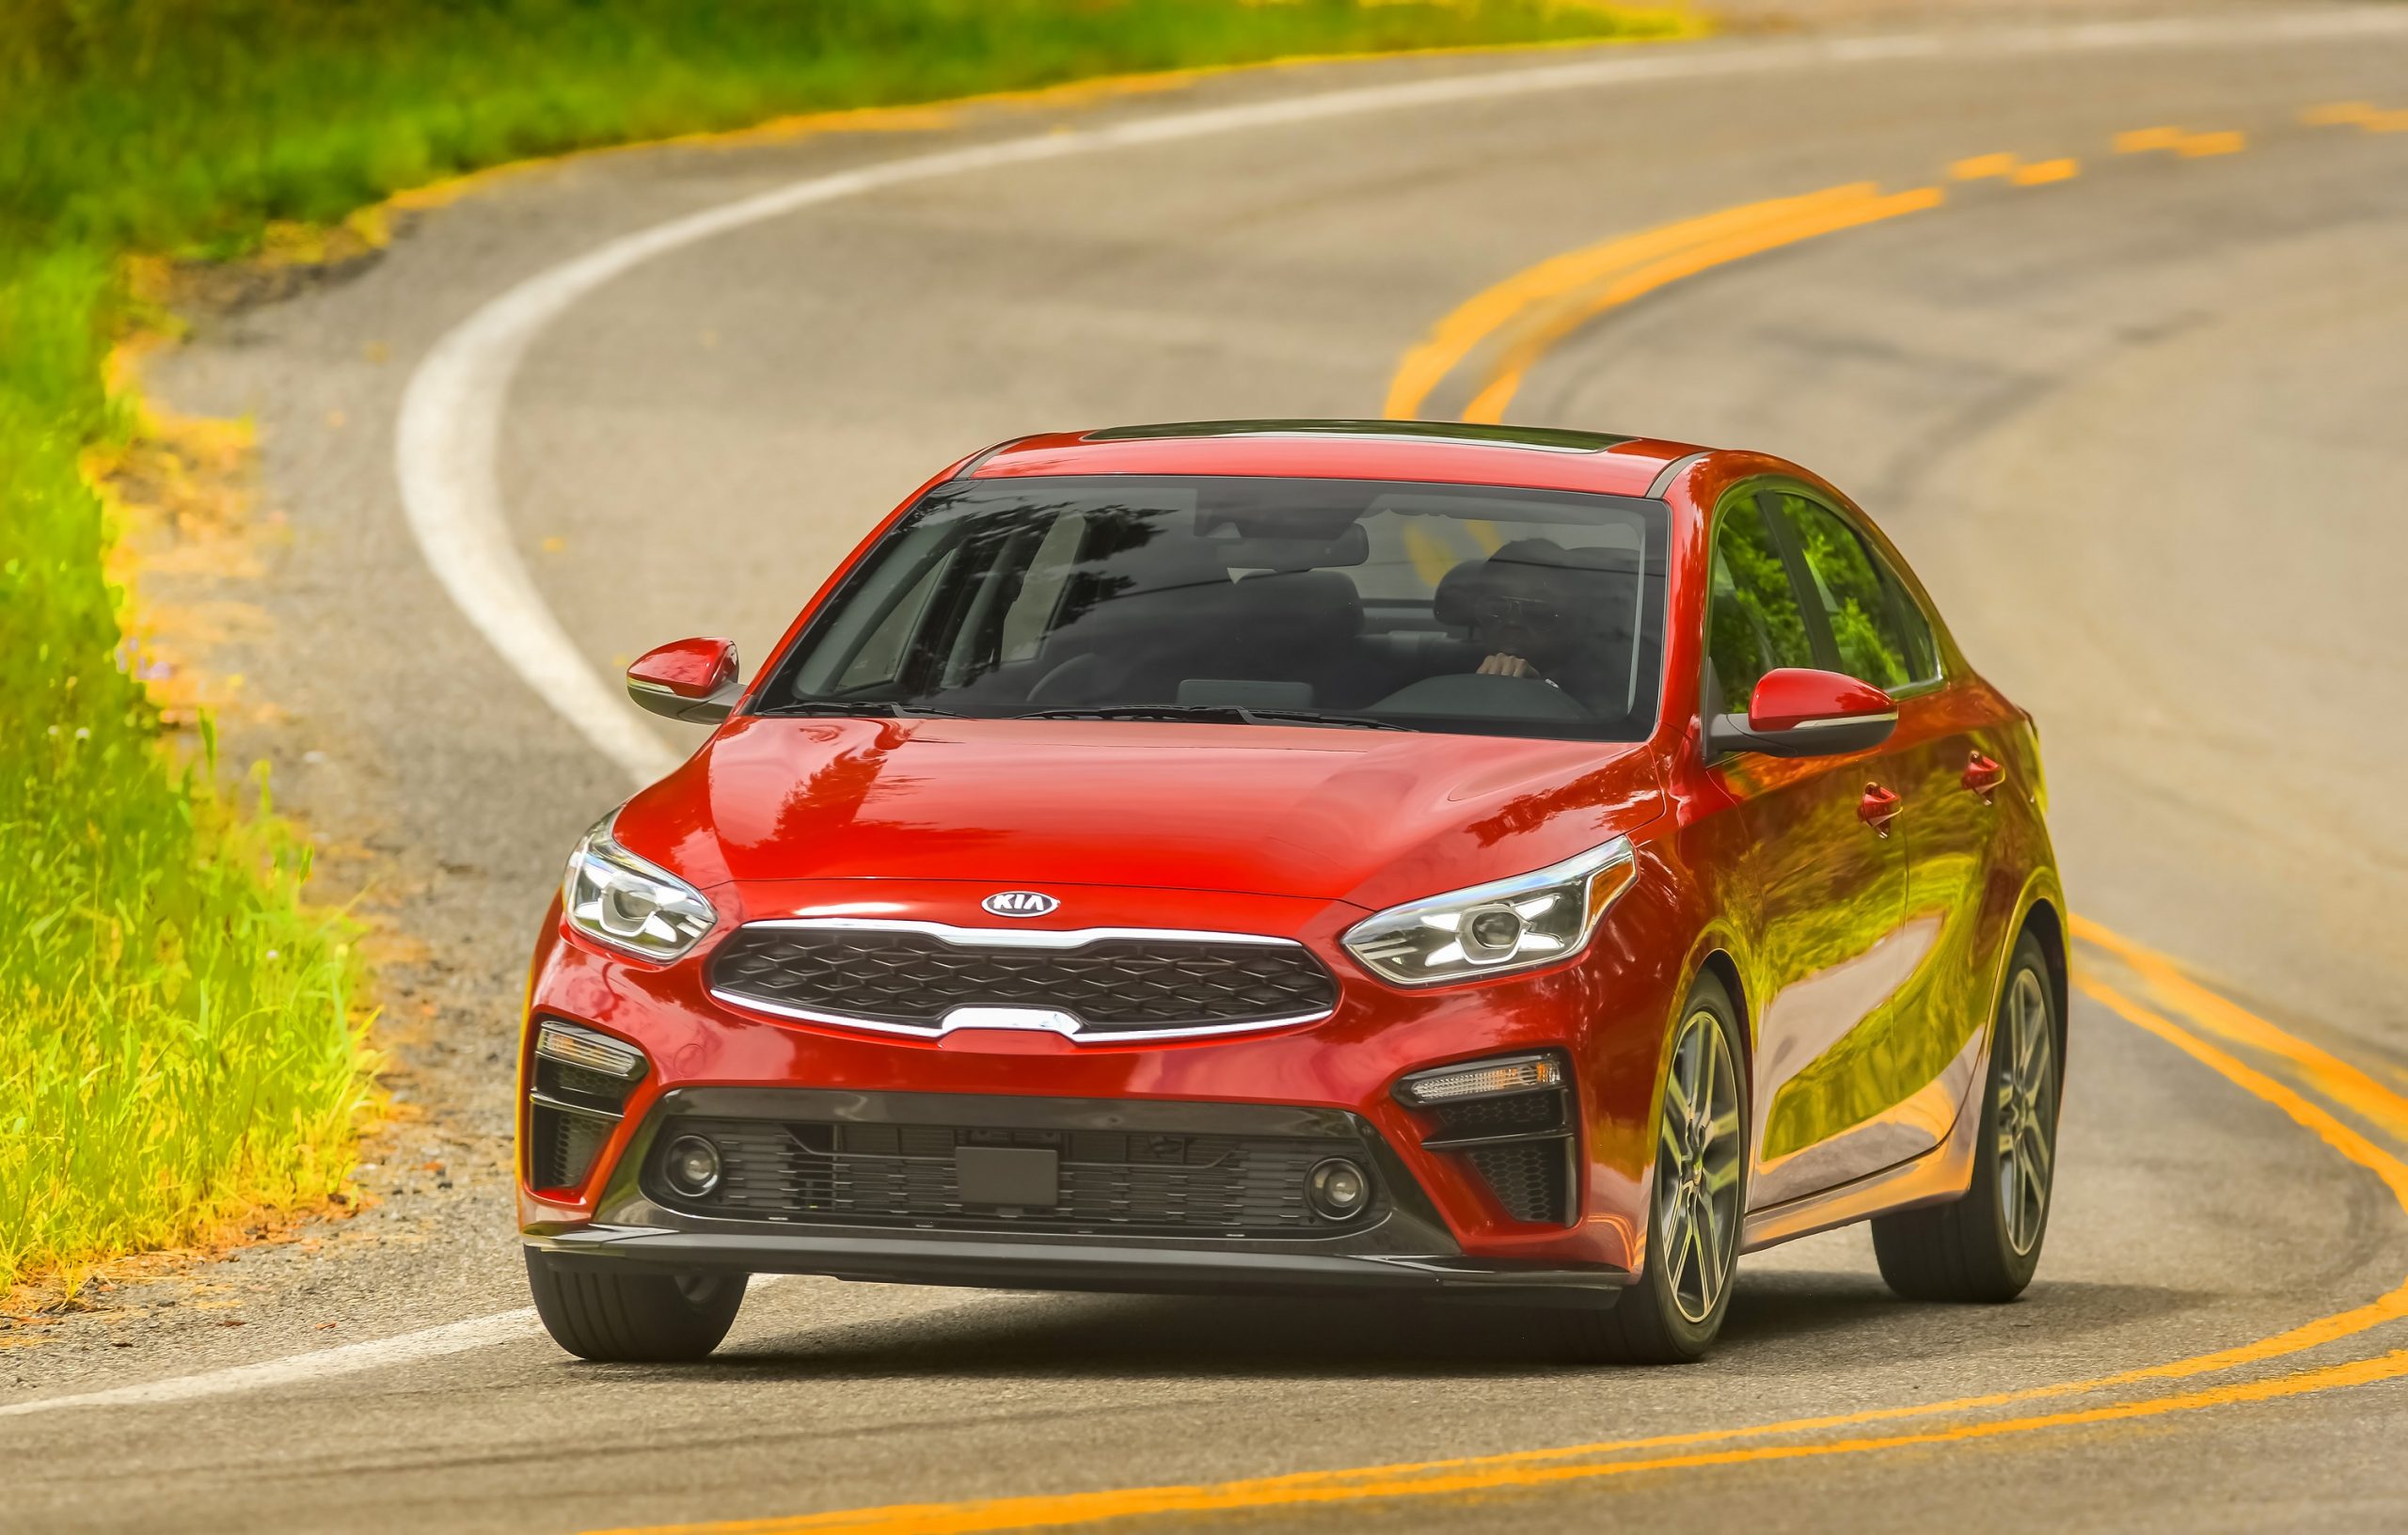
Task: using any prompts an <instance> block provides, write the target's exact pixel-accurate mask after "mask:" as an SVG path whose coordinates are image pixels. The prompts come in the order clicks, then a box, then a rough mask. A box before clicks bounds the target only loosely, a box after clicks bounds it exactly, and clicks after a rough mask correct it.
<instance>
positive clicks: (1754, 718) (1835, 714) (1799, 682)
mask: <svg viewBox="0 0 2408 1535" xmlns="http://www.w3.org/2000/svg"><path fill="white" fill-rule="evenodd" d="M1897 724H1898V705H1897V703H1896V702H1895V701H1894V700H1893V699H1892V698H1891V697H1890V695H1889V694H1887V693H1885V692H1883V691H1882V690H1881V689H1880V688H1876V687H1874V686H1873V685H1872V684H1871V683H1869V682H1860V681H1858V680H1857V679H1856V678H1854V677H1849V676H1843V675H1841V674H1840V673H1837V672H1817V671H1814V670H1812V669H1811V668H1808V667H1802V666H1784V667H1780V668H1777V669H1775V670H1773V671H1770V672H1767V673H1765V674H1764V675H1763V676H1762V677H1760V678H1758V679H1757V680H1756V691H1755V695H1754V696H1753V697H1751V698H1750V699H1749V700H1748V712H1747V713H1746V714H1744V715H1737V714H1721V715H1716V716H1714V717H1712V718H1711V719H1709V720H1707V721H1706V726H1705V746H1706V752H1707V753H1708V754H1709V755H1714V754H1719V753H1721V752H1763V753H1764V754H1765V755H1766V756H1768V757H1837V756H1845V755H1846V754H1847V753H1848V752H1865V751H1870V750H1871V749H1872V748H1874V747H1877V746H1879V745H1880V744H1881V743H1882V742H1883V741H1886V740H1888V739H1889V738H1890V732H1891V731H1893V730H1894V729H1896V728H1897Z"/></svg>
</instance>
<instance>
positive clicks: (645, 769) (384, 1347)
mask: <svg viewBox="0 0 2408 1535" xmlns="http://www.w3.org/2000/svg"><path fill="white" fill-rule="evenodd" d="M2401 31H2408V11H2401V10H2396V9H2378V8H2350V9H2346V10H2335V11H2329V12H2315V13H2310V14H2306V15H2292V16H2283V17H2276V18H2273V19H2271V20H2269V19H2255V20H2244V19H2239V18H2234V19H2217V20H2209V21H2173V22H2131V23H2094V24H2086V25H2078V26H2067V27H2059V28H2033V29H2021V30H2018V31H2014V32H1975V33H1965V34H1957V35H1945V34H1943V35H1933V36H1906V37H1888V38H1861V39H1850V40H1841V41H1832V42H1814V43H1795V44H1782V45H1775V46H1769V47H1761V48H1751V49H1746V50H1736V49H1735V50H1732V51H1730V52H1727V53H1707V52H1701V53H1696V54H1680V55H1640V56H1630V55H1622V56H1616V57H1613V58H1607V59H1596V60H1590V61H1584V62H1581V63H1576V64H1556V65H1549V66H1545V67H1542V68H1537V69H1527V70H1506V71H1496V72H1493V73H1481V74H1472V75H1460V76H1450V77H1446V78H1442V79H1435V80H1416V81H1410V82H1407V83H1404V84H1400V85H1391V86H1370V87H1357V88H1355V89H1350V90H1338V91H1329V92H1326V93H1323V94H1321V95H1316V96H1306V97H1300V98H1295V99H1291V100H1288V101H1280V102H1262V103H1249V104H1246V105H1243V106H1229V107H1215V108H1211V109H1208V110H1205V111H1200V112H1188V113H1179V114H1174V115H1171V116H1168V117H1161V118H1149V119H1141V120H1139V121H1135V122H1128V123H1120V124H1116V125H1114V126H1112V127H1109V128H1098V129H1083V130H1078V131H1074V132H1072V133H1069V134H1047V135H1043V136H1041V137H1030V138H1016V139H1007V140H1006V141H1004V142H1002V143H998V144H989V145H980V146H976V147H974V148H970V149H964V150H946V151H943V152H941V153H936V154H926V155H916V156H912V157H911V158H909V159H904V160H896V161H890V162H888V163H886V164H883V165H879V166H870V167H868V168H866V169H862V170H851V171H845V172H841V173H839V174H836V175H832V176H817V177H813V178H811V179H810V180H808V181H803V182H795V183H793V184H791V185H788V186H784V187H780V188H777V189H776V190H774V191H770V192H766V193H762V194H760V195H758V196H755V197H751V198H743V199H741V200H739V201H737V202H731V203H725V204H722V205H721V206H720V207H717V208H711V209H705V211H703V212H702V213H699V214H689V215H687V216H686V217H683V218H677V219H672V220H670V221H669V222H668V223H665V224H657V225H655V226H653V227H652V228H651V229H642V230H639V231H637V232H636V233H633V234H629V235H623V236H621V237H619V238H618V239H615V240H611V241H609V242H607V243H605V244H604V245H599V246H596V247H595V248H594V249H593V250H591V251H589V252H587V253H586V254H585V255H583V256H580V257H578V258H577V259H575V260H573V261H566V262H563V263H562V264H561V265H558V266H555V267H552V268H550V269H548V270H547V271H544V272H539V273H537V274H536V275H535V276H534V277H530V278H528V279H526V280H525V281H523V282H521V283H519V284H518V286H516V287H515V288H513V289H511V290H510V291H508V292H507V293H503V294H501V295H500V296H499V297H498V298H495V299H493V300H491V301H490V302H488V303H487V304H485V306H484V307H483V308H482V309H478V310H477V311H476V312H475V313H474V314H472V315H470V316H469V317H468V318H467V320H466V321H464V322H462V323H461V324H459V325H457V326H456V327H454V328H453V329H452V331H450V332H449V333H447V334H446V335H445V336H444V337H443V339H442V340H439V341H437V342H436V345H435V348H434V350H433V351H431V352H429V353H428V354H427V356H426V357H425V359H424V360H422V361H421V362H420V364H419V366H418V369H417V371H416V372H413V373H412V374H411V375H410V381H409V386H408V388H407V389H406V390H405V391H404V394H403V397H402V409H401V422H400V427H399V431H398V434H397V438H396V441H395V444H394V467H395V469H396V470H397V472H398V473H399V475H400V478H401V486H402V506H403V511H404V514H405V515H406V516H407V517H408V519H409V525H410V531H411V533H412V534H413V535H414V536H415V537H416V538H417V540H418V545H419V549H420V553H421V554H423V555H424V556H425V559H426V563H427V567H428V568H429V569H430V570H432V571H433V572H434V573H435V576H436V579H437V580H439V581H440V582H442V584H443V588H444V590H445V591H446V592H447V593H450V594H451V597H452V601H453V602H454V603H456V604H457V605H458V606H459V609H460V611H461V612H462V614H463V615H465V616H466V617H467V620H468V622H469V624H470V625H473V626H474V627H475V628H476V630H477V632H478V633H480V634H482V635H483V636H484V637H485V639H486V641H488V642H490V643H491V644H492V645H493V647H494V649H495V650H496V651H497V652H499V654H500V656H501V658H502V660H503V661H504V662H506V663H507V664H508V665H509V666H510V668H511V669H512V670H513V671H515V672H516V673H518V675H519V677H520V678H521V679H522V680H524V681H525V682H526V683H527V685H528V686H529V687H531V688H534V689H535V691H536V693H537V694H539V695H540V696H541V697H542V698H543V699H544V701H545V702H546V703H547V704H550V705H551V706H552V707H553V708H554V709H555V710H557V711H558V712H559V713H560V714H561V716H562V718H564V719H565V720H567V721H568V722H569V723H570V724H571V725H573V726H575V727H576V728H577V730H578V734H580V735H582V736H584V737H585V738H586V740H587V741H588V742H590V743H591V744H592V745H593V746H594V749H595V750H597V751H599V752H601V753H602V754H603V755H604V756H606V757H608V758H610V760H611V761H612V762H613V763H616V764H617V765H618V766H619V767H620V768H624V769H625V770H626V773H627V775H628V776H629V777H630V778H632V779H634V780H635V781H636V782H637V783H639V784H643V783H651V782H652V781H653V780H654V779H656V778H658V777H659V776H660V775H661V774H663V773H665V772H667V771H668V770H669V769H670V768H674V767H675V766H676V765H677V761H678V758H677V757H676V755H675V753H673V752H671V751H670V750H669V749H668V748H667V747H665V746H663V745H662V744H661V742H660V740H659V738H658V737H657V736H654V735H653V734H652V732H651V728H650V727H649V726H648V725H646V724H645V723H644V718H643V716H642V714H640V713H638V712H637V711H636V709H635V707H634V705H633V704H629V703H627V702H626V699H625V698H624V697H623V696H622V695H621V694H620V693H619V692H618V691H617V690H616V689H614V688H611V687H610V686H609V685H608V684H606V683H605V682H604V681H603V680H602V678H601V676H600V675H599V674H598V673H595V672H594V668H593V666H592V665H591V664H590V663H589V662H588V661H587V660H586V659H585V657H583V656H582V655H580V654H579V653H578V649H577V647H576V645H575V643H574V642H573V641H570V639H569V638H568V634H567V632H566V631H565V630H563V629H562V627H561V625H560V620H559V619H558V618H556V617H555V616H553V613H552V610H551V609H550V608H549V607H547V605H546V604H545V602H544V599H543V597H542V595H541V594H540V593H537V592H536V590H535V586H534V582H533V581H531V579H529V578H528V575H527V569H526V566H525V564H524V563H523V562H521V561H520V560H519V558H518V555H517V551H516V550H515V548H514V547H513V546H512V545H511V541H510V532H509V526H508V523H507V520H506V519H505V518H504V516H503V514H502V508H501V492H500V485H499V476H498V475H497V473H496V458H495V451H494V450H495V447H496V444H497V443H498V442H499V437H500V424H501V412H502V408H503V405H504V404H505V403H506V402H507V398H508V395H509V392H510V382H511V377H512V375H513V374H514V373H515V372H516V371H517V368H518V362H519V359H520V358H521V357H523V356H526V353H527V347H528V344H529V343H530V342H531V340H533V339H534V338H535V336H536V334H537V333H538V332H540V331H541V330H542V329H543V328H544V326H545V325H547V324H550V323H551V322H552V321H553V320H555V319H557V318H558V317H559V316H560V315H561V314H562V311H564V310H565V309H568V308H569V306H570V305H572V304H575V303H576V302H577V301H578V299H580V298H582V297H584V296H585V295H586V294H587V293H592V292H593V291H594V290H595V289H596V288H599V287H601V286H602V285H603V284H605V283H607V282H609V281H610V279H612V278H613V277H618V276H620V275H621V274H623V273H625V272H627V271H629V270H631V269H632V268H634V267H637V266H640V265H642V263H643V262H645V261H650V260H652V259H653V258H654V257H656V256H662V255H666V254H668V253H669V252H670V251H673V250H677V249H681V248H683V247H684V246H687V245H695V244H698V243H699V242H701V241H704V240H707V239H710V238H711V237H712V236H714V235H719V234H724V233H726V232H727V231H729V230H731V229H742V228H744V227H745V226H747V225H750V224H758V223H760V222H762V221H763V220H765V219H771V218H776V217H779V216H780V215H782V214H790V213H793V212H795V211H797V210H799V209H802V208H808V207H812V206H815V205H816V204H819V203H824V202H834V201H837V200H838V199H840V198H849V197H857V196H859V195H861V194H862V193H864V192H872V191H877V190H879V189H880V188H883V187H890V186H900V185H903V184H905V183H907V182H918V181H927V180H930V179H932V178H935V177H940V176H955V175H959V174H961V173H962V172H964V171H972V170H988V169H993V168H995V167H998V166H1011V165H1024V164H1028V163H1031V162H1034V161H1039V160H1055V159H1061V158H1064V157H1066V156H1069V155H1073V154H1084V153H1093V152H1096V151H1098V150H1109V149H1120V148H1126V147H1131V146H1134V145H1142V144H1165V143H1171V142H1175V141H1177V140H1181V139H1190V138H1202V137H1206V136H1208V135H1213V134H1224V133H1234V132H1238V131H1240V130H1244V129H1248V128H1263V127H1275V126H1282V125H1286V124H1291V123H1300V122H1314V121H1319V120H1322V119H1329V118H1340V117H1350V116H1355V115H1357V114H1361V113H1370V112H1387V111H1396V110H1400V109H1402V108H1408V107H1416V106H1436V105H1443V104H1446V103H1453V102H1468V101H1479V100H1483V99H1487V98H1491V97H1497V96H1513V95H1519V94H1521V93H1523V92H1526V91H1538V90H1568V89H1576V88H1578V87H1584V86H1608V85H1615V84H1621V83H1629V82H1640V81H1658V80H1677V79H1699V78H1705V77H1710V76H1714V75H1721V74H1737V73H1747V72H1752V71H1768V70H1779V69H1797V68H1809V67H1813V66H1815V65H1820V64H1846V63H1861V62H1870V61H1876V60H1885V59H1899V58H1930V57H1945V56H1951V55H1963V54H1987V55H2002V54H2027V55H2029V54H2052V53H2083V52H2092V51H2103V50H2111V49H2119V48H2142V47H2151V46H2163V45H2165V44H2168V43H2176V44H2180V43H2193V44H2226V43H2247V42H2256V41H2265V40H2312V39H2319V38H2337V37H2351V36H2358V35H2380V34H2386V33H2397V32H2401ZM776 1277H778V1276H776V1275H771V1274H756V1275H754V1276H753V1288H754V1289H759V1288H760V1287H761V1286H763V1285H766V1284H768V1283H769V1282H770V1281H771V1280H772V1279H774V1278H776ZM542 1336H543V1327H542V1323H541V1322H540V1321H538V1320H537V1318H536V1315H535V1311H534V1308H533V1307H531V1306H529V1307H523V1308H521V1309H519V1310H516V1311H502V1312H498V1313H496V1314H494V1315H492V1316H488V1317H473V1318H470V1319H469V1320H467V1321H455V1322H451V1323H448V1324H446V1325H444V1326H440V1327H429V1328H427V1329H425V1330H423V1331H421V1332H416V1333H404V1334H402V1335H401V1336H399V1337H387V1338H378V1339H374V1340H372V1341H370V1342H364V1343H345V1344H341V1345H339V1346H337V1347H335V1348H331V1349H322V1350H319V1351H317V1352H315V1353H302V1354H294V1355H292V1356H290V1357H288V1358H283V1359H271V1360H266V1361H263V1362H261V1363H259V1364H252V1365H236V1366H233V1367H230V1368H229V1369H215V1370H209V1371H206V1372H204V1373H201V1374H198V1375H183V1376H177V1377H175V1378H172V1379H169V1380H165V1381H152V1382H150V1383H147V1384H143V1385H119V1386H111V1387H108V1388H106V1389H104V1390H100V1391H86V1392H80V1393H77V1394H75V1395H72V1396H64V1397H45V1398H40V1399H37V1400H32V1401H17V1402H8V1403H0V1417H24V1416H31V1415H33V1414H36V1413H44V1412H53V1411H57V1410H61V1409H65V1408H70V1407H123V1406H148V1405H154V1404H158V1403H166V1402H179V1401H192V1400H198V1399H200V1398H205V1397H215V1396H224V1395H227V1394H229V1393H231V1392H238V1391H249V1390H256V1389H259V1388H261V1387H265V1386H274V1385H292V1384H294V1383H297V1382H303V1381H315V1380H325V1379H327V1378H329V1377H333V1376H339V1375H349V1374H354V1373H356V1372H358V1371H360V1370H368V1369H384V1368H385V1367H387V1366H389V1365H399V1364H408V1363H411V1362H414V1361H416V1360H420V1359H436V1358H441V1357H442V1356H444V1355H446V1354H452V1353H467V1352H469V1351H471V1350H475V1349H483V1348H490V1347H493V1346H494V1345H496V1344H501V1343H517V1342H524V1341H530V1340H532V1339H534V1338H538V1337H542Z"/></svg>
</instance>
